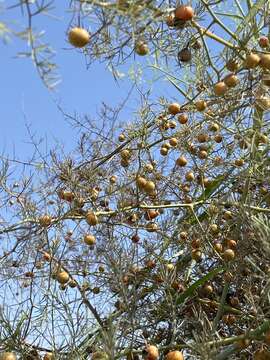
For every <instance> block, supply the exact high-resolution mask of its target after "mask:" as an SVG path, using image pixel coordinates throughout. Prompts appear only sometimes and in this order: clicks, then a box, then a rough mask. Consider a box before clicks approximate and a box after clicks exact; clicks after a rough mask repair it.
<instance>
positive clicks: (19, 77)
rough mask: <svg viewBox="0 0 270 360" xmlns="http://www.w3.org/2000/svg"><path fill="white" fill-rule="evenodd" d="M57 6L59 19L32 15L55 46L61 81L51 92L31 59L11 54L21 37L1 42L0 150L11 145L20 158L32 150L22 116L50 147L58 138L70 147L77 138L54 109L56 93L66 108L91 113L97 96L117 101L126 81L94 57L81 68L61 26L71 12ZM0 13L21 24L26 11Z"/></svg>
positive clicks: (112, 102) (20, 45) (80, 57)
mask: <svg viewBox="0 0 270 360" xmlns="http://www.w3.org/2000/svg"><path fill="white" fill-rule="evenodd" d="M60 10H61V11H59V9H55V11H54V14H57V15H58V16H59V18H60V21H56V20H53V19H50V18H48V17H42V16H38V17H37V18H36V26H37V27H38V28H39V29H45V30H46V35H45V38H46V41H48V42H49V43H50V44H51V45H52V47H53V48H54V49H55V51H56V57H55V61H56V63H57V64H58V65H59V73H60V75H61V77H62V83H61V84H60V85H59V86H58V87H57V92H56V93H55V94H52V93H50V92H49V91H48V90H47V89H46V88H45V87H44V85H43V84H42V82H41V80H40V78H39V77H38V74H37V71H36V69H35V68H34V66H33V63H32V62H31V60H30V59H28V58H25V59H24V58H22V59H20V58H19V59H18V58H15V56H16V53H17V52H20V51H28V49H27V44H26V42H24V41H22V40H20V39H18V38H16V37H12V38H11V42H10V43H8V44H7V45H4V44H3V43H0V47H1V107H0V119H1V135H0V140H1V141H0V142H1V147H0V151H1V152H3V151H4V152H5V154H7V153H8V154H13V151H14V149H16V151H15V152H16V155H17V156H19V157H20V158H24V157H25V156H28V155H29V156H30V154H31V153H32V148H31V146H30V145H29V144H27V142H29V137H28V135H27V129H26V126H25V123H26V122H27V123H29V124H31V129H32V132H33V133H35V134H36V136H37V138H39V137H43V138H44V137H46V139H47V143H48V146H49V147H50V146H53V144H54V143H55V140H56V139H57V140H58V141H60V142H63V143H64V144H65V148H66V150H67V151H68V150H70V149H72V148H73V147H74V144H75V142H76V131H74V130H72V129H71V127H70V126H69V125H68V124H67V123H66V122H65V120H64V119H63V117H62V115H61V114H60V113H59V111H58V110H57V106H56V103H55V99H57V101H60V103H61V105H62V106H63V108H64V109H66V110H67V111H68V112H71V113H73V112H74V111H76V112H78V113H81V114H84V113H88V114H91V116H93V117H94V116H95V113H96V111H97V110H98V108H99V106H100V104H101V102H105V103H109V104H110V105H112V106H116V105H117V104H118V103H119V102H120V101H121V100H122V99H123V97H124V96H125V94H126V91H127V89H128V88H129V86H130V84H128V82H127V81H125V82H122V84H121V86H119V85H118V84H117V83H116V82H115V81H114V79H113V77H112V76H111V74H110V72H109V71H108V70H106V68H105V64H98V63H96V64H94V65H93V66H91V67H90V69H86V66H85V59H84V56H83V55H82V54H81V53H80V52H79V51H77V50H74V49H71V48H70V47H69V46H68V44H67V42H66V34H65V32H66V28H67V25H68V22H69V20H70V18H69V15H65V13H64V12H63V9H60ZM0 16H1V17H0V21H1V18H2V19H4V21H6V22H7V23H8V24H10V26H13V27H15V28H16V29H17V30H19V29H22V25H23V26H25V24H26V17H23V16H22V15H21V13H20V11H19V9H17V10H12V11H10V12H7V13H6V14H1V15H0ZM14 22H16V24H14ZM34 24H35V23H34ZM24 155H25V156H24Z"/></svg>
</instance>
